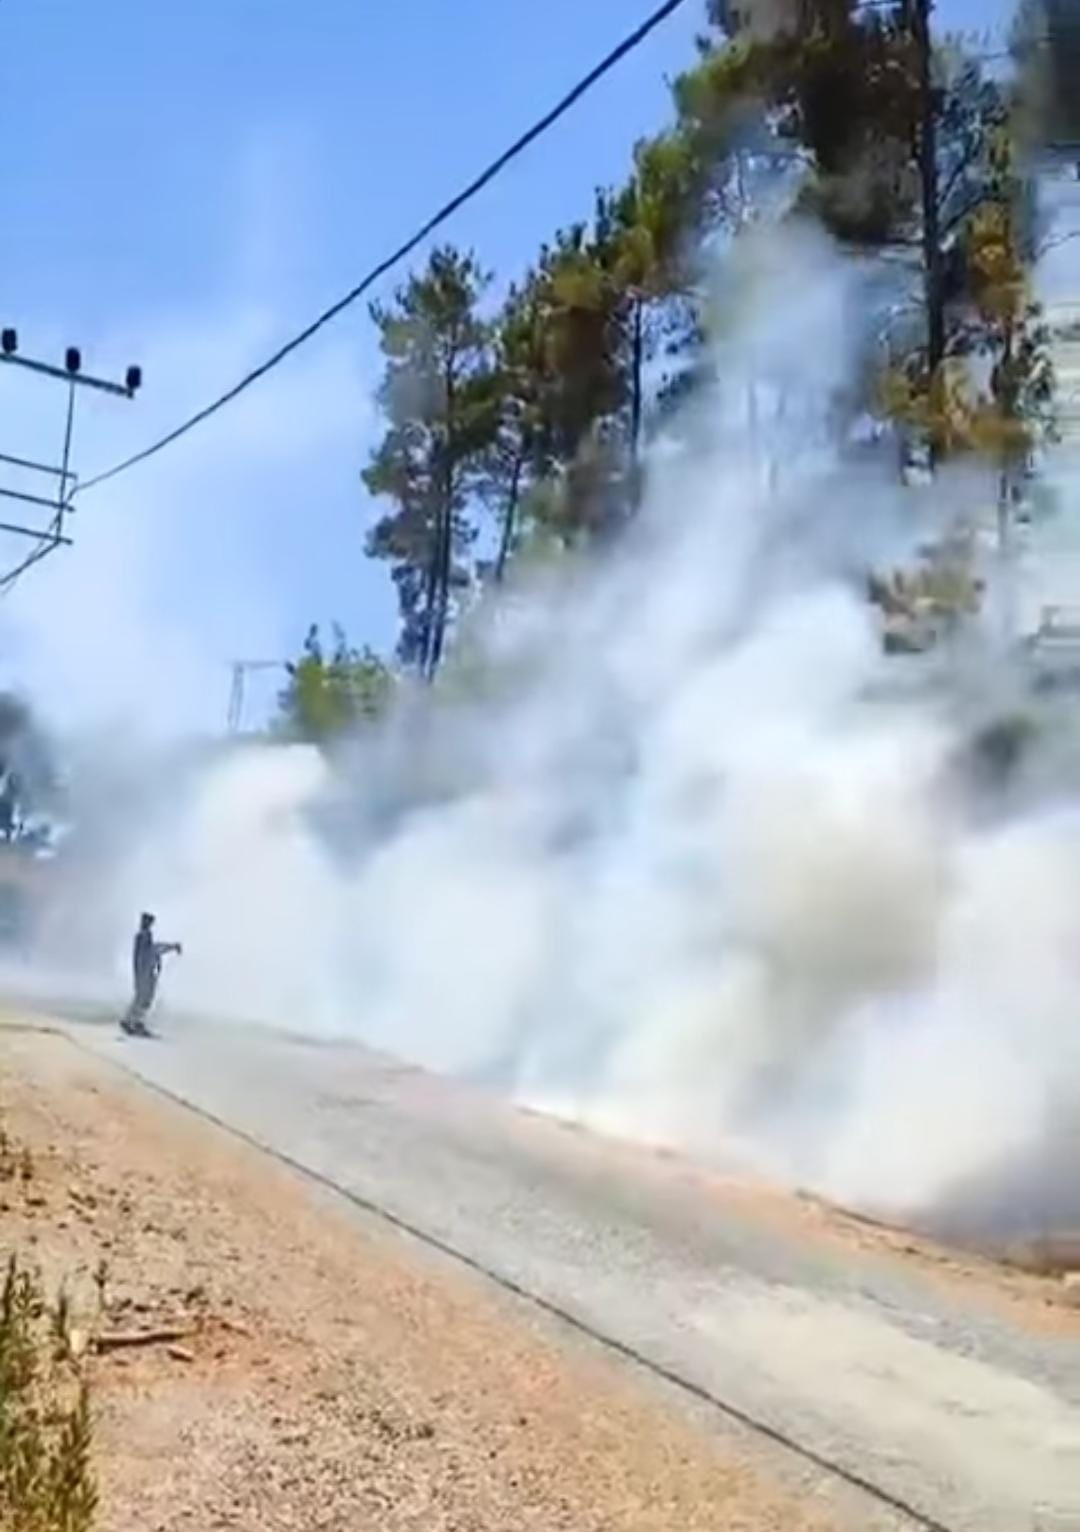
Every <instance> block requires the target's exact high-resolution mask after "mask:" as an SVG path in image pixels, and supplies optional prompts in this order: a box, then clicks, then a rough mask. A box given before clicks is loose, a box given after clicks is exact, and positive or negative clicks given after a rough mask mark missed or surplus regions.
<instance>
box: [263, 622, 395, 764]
mask: <svg viewBox="0 0 1080 1532" xmlns="http://www.w3.org/2000/svg"><path fill="white" fill-rule="evenodd" d="M333 638H334V642H333V647H332V648H331V649H330V651H329V652H327V651H326V650H324V649H323V645H322V640H321V638H320V636H319V629H318V628H317V627H312V628H311V629H310V630H309V632H308V635H307V637H306V639H305V640H304V649H303V653H302V655H301V657H300V658H299V659H298V660H297V661H296V662H295V664H292V665H290V666H289V682H288V685H287V686H286V688H285V690H284V691H283V692H282V694H281V696H280V698H279V707H280V718H279V723H278V731H279V732H280V733H282V734H283V735H285V736H286V737H287V738H289V739H295V740H304V741H306V742H308V743H311V744H327V743H329V742H331V741H333V740H334V739H337V738H339V737H341V736H342V735H346V734H350V733H353V732H355V731H356V730H357V729H359V728H362V727H363V726H364V725H365V724H367V723H370V722H372V721H373V720H374V719H377V718H379V717H381V716H382V714H383V713H384V712H385V711H386V708H387V707H388V706H389V703H390V701H391V698H392V695H393V690H394V680H393V676H392V674H391V672H390V671H389V670H388V669H387V667H386V666H385V665H384V664H383V662H382V661H381V660H380V659H379V658H378V656H377V655H375V654H373V653H372V651H371V650H370V649H367V648H365V649H353V648H350V646H349V644H348V641H347V639H346V637H345V634H344V633H343V632H342V630H341V629H340V628H338V627H335V628H334V630H333Z"/></svg>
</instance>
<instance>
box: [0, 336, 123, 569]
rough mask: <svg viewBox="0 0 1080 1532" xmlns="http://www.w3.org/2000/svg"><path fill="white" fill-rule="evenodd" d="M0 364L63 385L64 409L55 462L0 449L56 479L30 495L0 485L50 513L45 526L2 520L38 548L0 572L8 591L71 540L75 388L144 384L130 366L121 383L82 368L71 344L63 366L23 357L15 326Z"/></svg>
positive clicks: (8, 494)
mask: <svg viewBox="0 0 1080 1532" xmlns="http://www.w3.org/2000/svg"><path fill="white" fill-rule="evenodd" d="M0 362H5V363H7V364H8V365H9V366H12V367H23V368H25V369H26V370H27V371H29V372H35V373H37V374H39V376H42V377H46V378H53V379H55V380H58V381H59V382H61V383H64V384H65V385H66V387H67V412H66V416H65V422H64V445H63V452H62V455H61V460H60V462H59V464H54V463H40V462H37V461H35V460H34V459H32V458H25V457H16V456H15V455H14V454H13V453H8V452H0V463H3V464H6V465H7V466H8V467H10V468H17V469H21V470H22V471H23V472H24V473H33V474H38V475H41V476H42V477H44V478H46V479H48V480H50V481H55V494H54V495H49V494H32V493H30V492H28V491H26V490H23V489H15V488H13V487H12V486H11V485H10V484H0V496H3V497H4V498H5V499H8V500H16V501H18V502H19V503H20V504H22V505H31V506H37V507H41V508H43V509H45V510H48V511H51V512H52V519H51V521H50V522H49V524H48V526H47V527H45V528H41V527H35V526H27V525H25V524H23V523H16V522H7V521H0V532H9V533H12V534H14V535H15V536H17V537H27V538H31V539H33V541H34V542H35V543H36V547H35V548H34V550H33V552H31V553H30V554H28V555H27V557H26V558H25V559H23V561H22V563H21V564H17V565H16V566H15V568H14V569H11V570H9V571H8V573H7V574H5V575H3V576H0V591H3V590H7V589H10V587H11V586H12V585H13V584H14V583H15V581H16V580H17V579H18V578H19V576H20V575H21V574H22V573H23V571H24V570H26V569H29V568H30V566H31V565H32V564H36V563H37V562H38V561H39V560H40V559H42V558H44V557H45V556H46V554H49V553H52V552H53V551H54V550H55V549H56V548H59V547H61V546H70V545H71V538H70V537H68V536H67V535H66V534H65V530H64V526H65V517H66V516H67V514H68V513H69V512H70V511H71V508H72V507H71V499H72V495H73V494H74V492H75V488H76V485H77V482H78V481H77V478H76V475H75V474H74V473H73V472H72V469H71V442H72V435H73V432H74V427H75V391H76V389H77V388H79V387H83V388H96V389H98V390H99V391H100V392H102V393H106V394H114V395H116V396H117V397H119V398H121V399H134V397H135V395H136V393H137V392H138V390H139V389H140V388H141V386H142V369H141V368H139V367H129V368H128V370H127V373H126V374H125V377H124V381H123V382H122V383H117V382H114V381H113V380H112V379H110V378H98V377H94V376H92V375H91V374H90V373H85V372H83V370H82V355H81V353H80V352H79V350H78V348H77V347H75V346H69V347H68V348H67V351H66V352H65V353H64V365H63V367H57V366H54V365H53V363H51V362H43V361H39V360H37V359H36V358H33V357H28V356H21V355H20V354H19V337H18V334H17V332H16V331H15V330H13V329H5V330H3V331H0Z"/></svg>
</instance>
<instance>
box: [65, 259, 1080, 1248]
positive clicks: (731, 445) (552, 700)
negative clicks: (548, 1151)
mask: <svg viewBox="0 0 1080 1532" xmlns="http://www.w3.org/2000/svg"><path fill="white" fill-rule="evenodd" d="M763 237H764V236H763ZM756 254H757V257H759V258H757V259H755V258H754V255H753V253H751V259H750V260H749V262H748V263H747V264H748V266H749V267H752V268H753V269H754V271H755V291H754V299H753V303H752V304H747V305H746V308H747V314H746V316H745V318H744V322H743V324H742V326H741V327H740V328H739V329H738V330H737V331H732V332H731V333H729V334H726V335H725V336H723V337H722V338H721V342H720V344H719V347H718V373H719V378H720V381H719V383H718V384H717V386H716V389H715V391H714V393H713V394H712V395H711V396H710V398H709V400H708V401H707V404H706V405H705V406H704V407H703V408H701V409H700V411H699V413H697V414H696V415H695V418H694V420H693V421H691V422H689V423H687V430H686V432H685V437H684V440H686V441H689V442H691V443H693V444H694V445H693V446H692V447H690V448H687V447H685V446H684V447H675V446H672V447H670V448H669V449H668V450H667V451H663V450H661V451H660V452H658V454H657V461H656V463H655V464H654V468H653V474H652V485H651V491H650V496H649V505H648V507H647V511H646V513H645V515H644V516H643V519H642V524H641V526H640V528H639V529H638V530H637V531H636V533H635V535H634V536H633V537H632V538H629V539H628V540H627V542H626V545H625V546H624V547H623V548H622V549H621V551H620V552H619V553H618V554H617V555H611V556H608V557H607V558H606V559H605V561H604V562H603V563H598V565H597V567H595V568H592V569H585V570H582V569H580V568H578V569H575V570H574V571H573V572H571V573H567V574H566V575H565V577H563V576H560V577H558V578H556V579H552V580H545V579H543V578H541V577H537V579H536V581H535V583H534V584H532V585H528V586H522V587H521V588H519V589H518V590H517V591H515V592H512V593H511V595H510V596H509V597H508V598H507V599H506V601H505V602H503V603H502V604H501V605H500V606H499V607H498V608H496V609H495V610H494V611H493V612H491V613H488V614H487V615H486V617H485V618H484V622H485V623H486V627H485V630H484V632H483V633H482V635H481V639H480V645H481V648H480V652H481V660H480V668H481V672H482V675H481V679H482V680H483V682H484V683H485V687H484V690H485V695H488V700H487V701H484V702H472V703H469V702H465V701H461V700H455V698H454V695H453V688H452V687H450V686H448V688H447V695H446V696H445V697H443V698H441V699H439V698H436V699H435V700H434V701H433V702H431V703H426V702H420V703H419V704H416V703H409V704H407V705H405V706H403V707H402V709H401V710H400V712H399V713H398V714H397V715H395V717H394V718H393V719H392V720H391V722H390V724H389V725H388V726H387V729H386V731H385V733H384V734H382V735H381V736H380V737H378V738H376V739H369V740H366V741H363V742H360V743H358V744H357V746H356V749H355V751H354V752H353V754H352V755H351V756H350V758H349V759H348V761H347V762H346V763H345V764H344V768H343V769H337V768H332V767H331V766H329V765H328V764H327V763H326V762H324V760H323V759H322V758H321V757H320V756H319V755H318V754H317V753H316V752H314V751H312V750H306V749H299V748H285V747H280V746H258V745H247V746H244V747H242V748H237V749H235V750H230V749H227V748H223V749H221V750H220V751H213V752H210V754H209V755H207V756H205V757H204V756H197V757H195V758H194V759H193V760H192V761H191V762H189V763H188V764H187V765H186V766H185V768H184V770H183V771H175V770H172V771H169V772H166V773H161V774H159V776H158V777H157V778H155V777H154V774H152V773H149V772H147V771H145V770H144V771H143V772H142V776H141V778H140V787H139V790H138V793H136V794H135V795H134V796H133V793H132V790H131V784H130V781H128V779H126V778H125V779H124V781H122V782H121V781H120V780H119V779H116V778H114V779H113V780H112V782H111V785H110V786H109V787H108V790H107V791H106V789H105V787H104V786H103V784H102V781H101V780H96V781H95V782H93V783H91V784H89V785H88V787H87V789H86V794H87V798H86V801H87V803H88V804H89V805H91V807H90V808H87V810H86V811H85V813H84V822H85V827H84V830H83V832H82V843H81V849H80V844H79V842H78V840H77V841H76V843H75V844H74V845H73V850H72V873H71V882H70V885H69V888H68V890H67V897H65V898H63V899H62V900H61V901H60V902H59V904H58V906H57V908H56V909H55V910H54V912H53V924H52V927H51V932H52V936H53V938H54V940H55V944H56V946H57V947H63V948H64V949H65V950H66V951H67V952H68V953H69V954H70V953H79V954H91V953H94V952H97V953H104V952H108V953H110V955H112V954H115V957H116V965H117V966H116V973H117V975H118V976H120V975H122V974H123V971H124V970H123V965H124V960H125V953H126V943H127V941H128V939H129V935H130V926H131V923H132V920H133V917H134V915H135V914H136V913H137V911H138V910H139V909H141V908H143V907H148V906H149V907H153V908H155V909H156V911H157V913H158V915H159V920H160V929H161V934H162V936H163V937H167V938H172V937H179V938H181V939H182V940H183V941H184V943H185V957H184V959H183V961H182V962H181V963H178V964H176V965H175V967H173V968H172V969H171V970H170V972H169V974H168V978H167V993H168V999H169V1002H170V1003H171V1004H172V1005H174V1006H175V1007H177V1008H178V1009H184V1008H187V1009H190V1010H195V1011H206V1012H210V1013H214V1014H225V1015H236V1016H239V1017H245V1018H252V1019H260V1020H263V1021H265V1022H267V1023H270V1024H275V1025H279V1026H282V1027H286V1028H289V1029H291V1030H293V1031H306V1032H311V1033H318V1034H323V1035H339V1036H349V1037H356V1038H358V1039H362V1040H364V1041H365V1042H368V1043H373V1044H375V1045H377V1046H380V1047H383V1048H386V1049H388V1050H391V1051H393V1052H395V1053H397V1054H400V1055H403V1056H406V1057H408V1058H410V1059H413V1060H416V1061H418V1062H420V1063H423V1064H426V1065H429V1066H431V1067H434V1068H437V1069H440V1070H448V1071H457V1072H463V1073H468V1074H472V1075H474V1076H480V1077H483V1078H487V1079H490V1080H491V1081H493V1082H496V1083H498V1084H499V1085H501V1086H502V1087H504V1088H505V1089H507V1090H509V1091H513V1092H514V1093H516V1094H517V1095H518V1096H519V1097H520V1098H522V1099H525V1100H528V1101H530V1102H533V1103H537V1104H540V1105H543V1106H548V1107H552V1108H556V1109H558V1110H560V1111H563V1112H569V1113H573V1114H574V1115H576V1116H578V1117H580V1118H582V1119H584V1120H586V1121H588V1122H591V1123H594V1124H596V1125H598V1126H601V1127H604V1128H607V1129H612V1130H615V1131H617V1132H619V1133H623V1134H628V1135H633V1136H636V1137H640V1138H644V1139H647V1140H649V1141H653V1142H659V1143H666V1144H672V1145H676V1146H679V1147H682V1148H685V1149H688V1150H689V1151H691V1152H693V1153H694V1154H697V1155H701V1156H705V1157H725V1158H726V1157H730V1156H731V1155H732V1154H739V1155H743V1156H748V1157H750V1158H751V1159H753V1160H754V1161H755V1162H756V1163H758V1164H760V1165H763V1166H764V1167H766V1168H767V1169H768V1170H769V1171H771V1172H773V1173H776V1174H779V1175H782V1176H784V1177H786V1178H788V1179H791V1180H793V1181H799V1182H801V1183H803V1184H810V1185H813V1186H815V1187H817V1188H819V1189H822V1190H824V1191H826V1192H829V1193H831V1194H833V1195H836V1196H839V1197H841V1198H844V1199H847V1200H854V1201H857V1202H860V1203H863V1204H865V1205H869V1206H874V1207H877V1208H879V1209H887V1210H890V1211H897V1210H899V1211H901V1212H904V1213H905V1214H909V1215H910V1214H915V1213H918V1214H924V1215H927V1214H930V1213H933V1212H934V1211H935V1210H939V1211H940V1210H945V1211H946V1212H947V1213H948V1216H949V1217H951V1218H952V1219H953V1220H954V1221H955V1220H956V1219H957V1218H959V1216H960V1211H961V1210H962V1209H965V1208H966V1209H982V1210H983V1211H984V1212H985V1215H986V1218H987V1219H988V1220H998V1221H1006V1222H1007V1221H1008V1219H1009V1216H1010V1213H1011V1211H1012V1210H1013V1208H1012V1204H1014V1203H1018V1202H1020V1201H1023V1200H1024V1199H1027V1200H1028V1202H1030V1197H1031V1192H1032V1187H1033V1186H1038V1187H1039V1188H1041V1189H1042V1190H1043V1191H1045V1192H1046V1196H1047V1201H1046V1206H1045V1208H1043V1209H1042V1212H1045V1213H1046V1216H1047V1217H1051V1216H1059V1215H1060V1216H1064V1214H1063V1209H1064V1211H1068V1209H1067V1208H1065V1207H1064V1204H1063V1203H1062V1202H1061V1201H1060V1199H1059V1201H1058V1202H1057V1203H1053V1197H1054V1195H1056V1194H1055V1192H1054V1191H1053V1189H1049V1190H1048V1189H1047V1184H1046V1183H1047V1173H1044V1168H1045V1166H1046V1165H1048V1164H1050V1163H1055V1164H1056V1163H1058V1161H1055V1160H1054V1156H1055V1155H1057V1156H1059V1158H1060V1154H1061V1152H1062V1151H1061V1144H1062V1142H1063V1141H1064V1140H1063V1139H1062V1137H1061V1134H1060V1132H1059V1125H1060V1124H1061V1123H1063V1122H1065V1121H1066V1120H1068V1118H1069V1116H1070V1114H1072V1113H1074V1112H1075V1108H1076V1107H1077V1106H1078V1105H1080V1032H1078V1029H1077V1026H1076V1014H1077V1006H1076V999H1077V994H1078V991H1080V807H1078V806H1077V805H1076V802H1075V797H1073V796H1071V793H1070V787H1069V782H1068V781H1067V780H1065V782H1064V785H1063V771H1062V770H1059V769H1058V768H1057V767H1056V766H1055V769H1054V770H1053V771H1051V772H1049V773H1048V777H1047V781H1048V782H1049V783H1050V784H1051V786H1052V790H1051V787H1050V786H1048V787H1047V788H1046V789H1045V790H1040V791H1039V792H1037V793H1035V792H1033V793H1029V794H1028V795H1026V796H1025V797H1023V798H1022V799H1016V800H1015V801H1013V800H1007V802H1006V804H1005V807H1004V808H1003V810H1002V813H1001V814H1000V815H999V816H998V817H997V818H993V819H991V818H987V816H986V815H985V814H982V813H980V812H976V810H977V808H978V805H977V803H976V802H975V800H974V799H973V798H972V796H971V794H970V793H969V792H968V791H967V790H966V789H965V788H964V787H963V786H961V787H959V788H958V787H957V781H958V780H959V779H958V777H957V774H956V771H955V769H954V757H955V755H956V752H957V750H958V748H960V747H961V746H963V744H964V742H965V740H966V738H967V735H968V731H969V730H970V728H971V727H972V726H973V725H974V723H977V722H978V721H979V720H980V719H981V718H982V717H983V716H984V708H985V705H986V690H987V680H986V677H987V674H988V672H989V673H991V674H994V673H995V669H996V667H997V656H995V655H993V654H992V653H990V654H989V659H990V665H989V666H986V665H984V664H981V663H980V656H979V653H978V651H977V650H976V651H975V652H973V654H971V655H969V656H966V657H965V656H962V655H960V654H958V653H947V654H944V655H942V656H940V657H939V661H938V662H937V664H936V666H935V665H931V668H930V671H929V673H926V674H924V670H925V665H924V662H923V661H920V660H915V659H911V660H905V659H897V658H892V659H887V658H885V657H883V655H882V654H881V649H880V638H879V634H878V631H877V628H876V625H875V621H874V617H873V614H872V611H871V609H870V607H869V606H868V605H867V603H866V601H865V598H864V595H863V592H862V590H861V589H860V586H859V583H858V575H859V572H860V571H861V570H863V569H865V568H866V567H867V566H868V565H869V564H871V563H873V562H876V561H878V560H881V559H885V560H888V559H889V558H890V557H891V556H897V557H899V556H900V555H901V554H903V553H905V552H908V551H910V549H911V547H912V546H913V545H914V543H915V541H916V534H917V533H918V532H919V531H920V530H921V529H922V527H923V526H925V525H926V524H930V525H937V526H939V527H941V526H943V525H945V524H946V522H947V521H948V519H949V518H950V517H951V516H952V514H953V512H954V510H955V504H954V498H953V497H954V495H955V496H957V497H961V498H962V497H966V496H967V495H968V494H969V488H970V486H967V485H964V486H960V487H958V488H957V489H955V490H954V489H953V488H951V487H950V485H949V482H948V481H947V480H946V479H943V480H941V481H940V482H939V483H938V484H937V486H936V487H935V488H934V489H932V490H928V491H925V492H922V494H921V495H920V494H919V493H916V494H914V495H912V493H911V492H907V491H900V490H899V489H898V488H897V487H896V486H895V484H894V482H893V481H894V478H895V469H894V468H893V466H892V465H891V464H890V463H889V461H888V460H887V459H886V460H885V461H882V460H880V459H879V458H878V457H877V456H876V455H875V454H873V453H868V454H867V457H866V461H865V463H854V464H853V463H852V462H845V463H843V464H841V463H839V462H838V460H837V458H836V456H835V454H834V452H833V451H832V449H831V448H830V446H829V442H830V438H831V432H832V429H833V426H832V422H833V420H834V418H835V410H836V406H837V401H838V395H839V394H841V393H842V391H843V387H844V384H845V381H846V379H847V378H848V376H849V375H850V369H851V367H852V365H853V360H854V359H853V355H852V354H851V353H850V352H849V350H848V345H849V342H848V337H850V338H851V344H852V346H854V343H855V342H856V341H857V340H859V339H860V334H859V330H858V326H857V325H856V324H855V323H854V320H853V316H854V315H856V314H857V313H858V312H859V310H860V305H862V304H863V303H864V289H863V286H862V284H861V279H860V278H859V276H858V274H857V273H856V272H854V271H853V270H852V269H851V268H850V267H848V266H845V265H842V264H840V263H838V262H837V261H835V260H834V258H833V257H832V256H831V255H830V254H828V253H827V252H826V251H825V249H824V247H823V246H822V245H820V244H819V243H818V242H817V241H816V240H815V239H814V238H812V237H811V236H809V235H805V236H800V237H798V238H796V237H794V236H792V237H791V238H790V239H789V240H787V241H785V242H781V241H780V240H779V238H778V236H776V235H775V234H772V235H770V236H768V243H767V244H765V245H759V246H758V247H757V250H756ZM730 307H731V306H730V305H728V311H729V312H730ZM751 389H752V390H754V409H753V411H752V414H753V418H754V419H755V420H757V421H758V423H759V429H760V432H761V435H760V438H758V439H754V438H752V437H751V436H750V435H749V432H748V425H747V411H746V408H745V405H746V399H747V392H748V390H751ZM701 444H703V445H701ZM763 458H764V459H767V460H768V461H765V462H764V463H763ZM777 467H778V468H779V473H778V474H777V473H776V472H775V469H776V468H777ZM987 642H989V640H987ZM473 679H474V683H475V680H476V678H475V677H474V678H473ZM997 685H998V683H997V681H995V682H994V684H993V686H991V688H990V694H991V696H993V694H994V688H995V687H996V686H997ZM1001 695H1002V696H1003V697H1004V696H1005V692H1004V689H1003V683H1002V690H1001ZM1067 754H1068V752H1067V751H1066V752H1065V756H1066V757H1067ZM1064 777H1065V778H1066V779H1067V777H1068V773H1067V772H1064ZM106 803H108V804H111V806H112V807H111V809H110V810H109V812H105V811H104V810H103V808H102V805H103V804H106ZM54 950H55V949H54ZM1068 1153H1069V1154H1070V1155H1071V1153H1072V1150H1071V1149H1069V1150H1068ZM1069 1165H1070V1169H1071V1171H1072V1172H1073V1180H1074V1181H1075V1170H1076V1168H1077V1167H1076V1164H1075V1161H1070V1162H1069ZM1031 1166H1034V1167H1035V1168H1034V1170H1030V1167H1031ZM1056 1173H1057V1172H1056V1171H1055V1174H1056ZM1017 1178H1019V1179H1017ZM1073 1211H1075V1209H1074V1210H1073ZM972 1216H973V1218H974V1217H975V1214H974V1213H973V1214H972ZM979 1216H982V1215H981V1214H980V1215H979ZM1040 1216H1041V1213H1040Z"/></svg>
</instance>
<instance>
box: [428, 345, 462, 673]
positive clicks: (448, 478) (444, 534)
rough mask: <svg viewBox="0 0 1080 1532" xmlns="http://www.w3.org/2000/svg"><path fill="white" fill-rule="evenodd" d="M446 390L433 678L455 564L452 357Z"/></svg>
mask: <svg viewBox="0 0 1080 1532" xmlns="http://www.w3.org/2000/svg"><path fill="white" fill-rule="evenodd" d="M443 381H444V386H445V390H446V421H445V432H444V441H443V454H444V455H443V462H442V496H441V500H440V504H439V510H438V522H437V528H438V530H437V535H436V539H435V549H434V571H435V581H434V591H433V607H432V621H431V643H430V646H429V652H428V661H427V679H428V680H429V681H434V679H435V674H436V672H437V670H438V668H439V665H440V664H441V662H442V656H443V646H444V642H445V638H446V624H447V621H448V620H449V615H450V575H451V572H452V570H453V566H454V424H455V422H454V411H455V409H456V394H455V389H454V359H453V357H451V358H450V359H449V360H448V361H447V364H446V372H445V376H444V380H443Z"/></svg>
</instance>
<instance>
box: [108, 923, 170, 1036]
mask: <svg viewBox="0 0 1080 1532" xmlns="http://www.w3.org/2000/svg"><path fill="white" fill-rule="evenodd" d="M182 951H183V948H182V947H181V946H180V943H179V942H156V941H155V940H154V917H153V915H146V914H144V915H143V916H142V917H141V918H140V920H139V929H138V931H137V932H136V933H135V947H134V951H133V954H132V956H133V967H134V978H135V994H134V997H133V999H132V1002H131V1005H130V1006H129V1007H128V1011H127V1014H126V1015H125V1017H124V1019H123V1020H122V1021H121V1023H120V1026H121V1029H122V1030H123V1031H124V1032H127V1033H128V1034H129V1035H131V1036H134V1037H147V1036H148V1035H149V1033H148V1031H147V1026H146V1017H147V1014H148V1013H149V1010H150V1007H151V1006H152V1005H153V1003H154V996H155V995H156V994H157V986H158V979H159V978H160V976H161V960H162V958H163V957H165V955H166V953H169V952H176V953H180V952H182Z"/></svg>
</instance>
